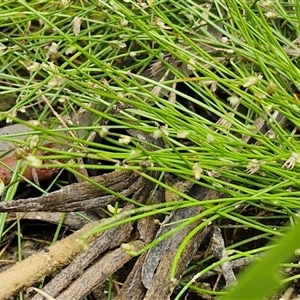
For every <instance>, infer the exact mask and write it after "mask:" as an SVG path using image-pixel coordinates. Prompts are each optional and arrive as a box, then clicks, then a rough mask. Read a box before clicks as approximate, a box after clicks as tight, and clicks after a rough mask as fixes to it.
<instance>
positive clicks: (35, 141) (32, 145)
mask: <svg viewBox="0 0 300 300" xmlns="http://www.w3.org/2000/svg"><path fill="white" fill-rule="evenodd" d="M39 141H40V137H39V136H38V135H37V134H35V135H33V136H32V137H31V138H30V140H29V148H30V149H33V148H35V147H36V146H37V145H38V143H39Z"/></svg>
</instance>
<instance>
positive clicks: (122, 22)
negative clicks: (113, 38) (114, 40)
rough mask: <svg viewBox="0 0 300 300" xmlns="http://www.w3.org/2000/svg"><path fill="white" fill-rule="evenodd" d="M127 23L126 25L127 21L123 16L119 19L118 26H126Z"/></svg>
mask: <svg viewBox="0 0 300 300" xmlns="http://www.w3.org/2000/svg"><path fill="white" fill-rule="evenodd" d="M127 25H128V21H127V20H126V19H125V18H123V19H121V20H120V21H119V26H120V27H126V26H127Z"/></svg>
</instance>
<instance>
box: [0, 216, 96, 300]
mask: <svg viewBox="0 0 300 300" xmlns="http://www.w3.org/2000/svg"><path fill="white" fill-rule="evenodd" d="M99 224H101V222H100V221H99V222H92V223H89V224H87V225H86V226H84V227H83V228H82V229H80V230H78V231H76V232H74V233H73V234H72V235H70V236H68V237H66V238H65V239H63V240H61V241H59V242H57V243H56V244H55V245H53V246H50V247H49V248H48V249H47V251H41V252H39V253H37V254H35V255H32V256H30V257H28V258H27V259H25V260H23V261H22V262H19V263H17V264H16V265H14V266H13V267H11V268H9V269H8V270H6V271H4V272H2V273H0V282H1V285H0V299H1V300H4V299H11V297H12V296H13V295H15V294H16V293H17V292H19V291H21V290H24V289H26V288H28V287H30V286H32V285H34V284H35V283H37V282H39V281H41V280H42V279H43V278H44V277H45V276H47V275H50V274H53V273H55V272H56V271H58V270H60V269H61V268H63V267H64V266H66V265H67V264H69V263H70V262H71V261H72V260H73V259H74V257H75V256H76V255H78V253H80V252H83V251H84V249H83V247H82V245H80V243H79V242H78V239H80V238H81V237H82V236H83V235H84V234H86V233H87V232H89V231H90V230H91V229H92V228H93V227H95V226H97V225H98V226H99ZM96 238H97V236H95V235H94V236H90V237H89V239H88V240H87V241H86V242H87V243H90V242H92V241H93V240H95V239H96Z"/></svg>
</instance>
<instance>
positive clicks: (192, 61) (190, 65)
mask: <svg viewBox="0 0 300 300" xmlns="http://www.w3.org/2000/svg"><path fill="white" fill-rule="evenodd" d="M195 63H196V59H195V58H193V57H192V58H190V59H189V63H188V65H187V68H188V70H190V71H195V70H196V68H195Z"/></svg>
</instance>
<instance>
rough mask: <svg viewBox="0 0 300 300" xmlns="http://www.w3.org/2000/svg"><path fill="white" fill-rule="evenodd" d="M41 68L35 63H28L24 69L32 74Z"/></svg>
mask: <svg viewBox="0 0 300 300" xmlns="http://www.w3.org/2000/svg"><path fill="white" fill-rule="evenodd" d="M41 68H42V65H41V64H40V63H38V62H36V61H34V62H31V63H29V64H28V65H27V66H26V69H27V70H28V71H29V72H30V73H32V72H35V71H39V70H40V69H41Z"/></svg>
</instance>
